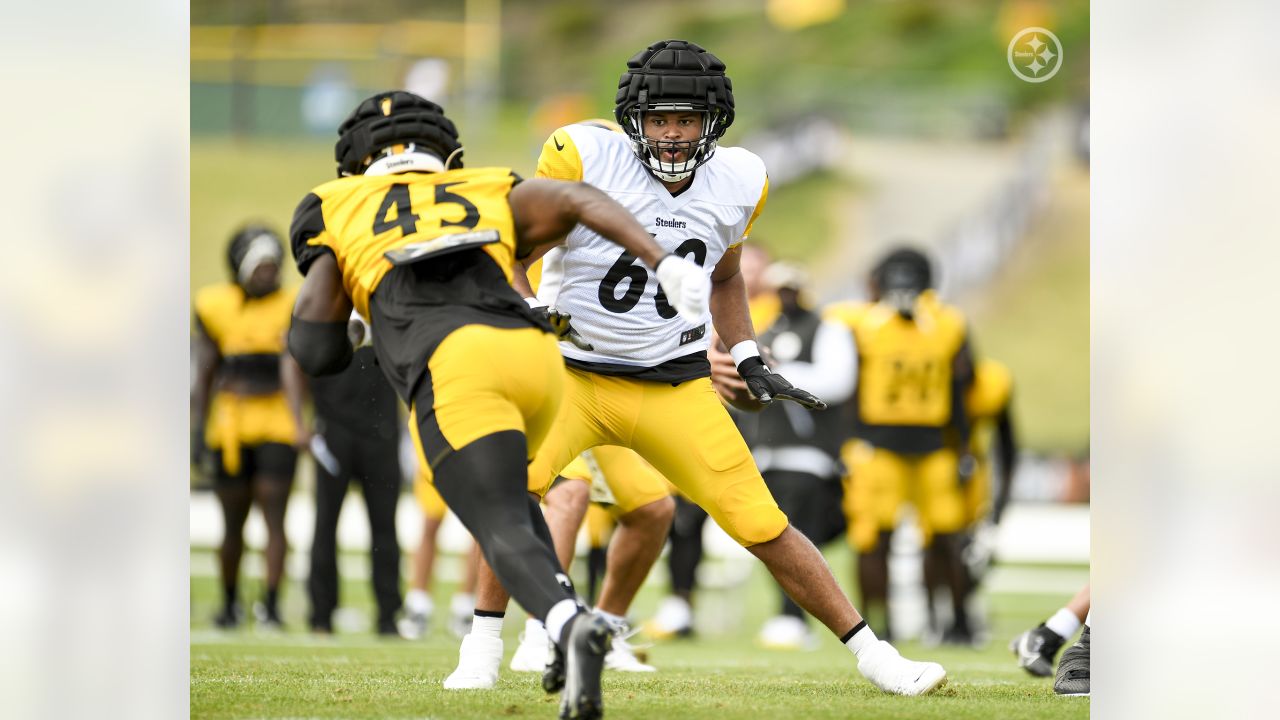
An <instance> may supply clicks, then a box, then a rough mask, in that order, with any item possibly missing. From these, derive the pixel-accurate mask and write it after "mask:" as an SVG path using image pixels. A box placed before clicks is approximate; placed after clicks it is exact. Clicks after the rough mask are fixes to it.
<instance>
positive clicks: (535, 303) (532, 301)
mask: <svg viewBox="0 0 1280 720" xmlns="http://www.w3.org/2000/svg"><path fill="white" fill-rule="evenodd" d="M524 301H525V302H527V303H529V307H531V308H540V307H546V305H543V304H542V301H541V300H539V299H538V298H536V297H527V298H525V299H524Z"/></svg>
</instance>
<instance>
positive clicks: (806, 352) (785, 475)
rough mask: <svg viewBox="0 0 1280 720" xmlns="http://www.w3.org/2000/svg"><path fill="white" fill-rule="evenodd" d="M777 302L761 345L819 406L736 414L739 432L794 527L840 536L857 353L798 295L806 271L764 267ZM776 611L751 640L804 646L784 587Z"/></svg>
mask: <svg viewBox="0 0 1280 720" xmlns="http://www.w3.org/2000/svg"><path fill="white" fill-rule="evenodd" d="M765 282H766V284H767V285H768V286H769V287H771V288H773V293H772V294H771V295H772V296H773V297H776V298H777V300H778V311H777V316H776V318H775V319H774V320H773V321H772V322H771V323H769V324H768V325H767V326H766V327H765V330H764V331H763V332H762V333H761V335H760V338H759V342H760V346H761V349H762V350H763V351H766V352H767V353H768V354H769V355H770V356H772V362H773V367H774V368H775V370H776V371H777V372H779V373H782V374H784V375H786V376H787V377H788V378H792V379H793V380H794V381H795V382H798V383H800V384H801V385H802V386H804V387H806V388H810V389H811V390H812V391H813V392H815V393H816V394H817V395H819V396H820V397H822V398H823V400H825V401H826V402H827V404H828V406H829V407H828V409H826V410H816V411H808V410H805V409H803V408H801V407H799V406H798V405H794V404H792V403H774V404H771V405H769V406H766V407H764V408H763V409H762V410H761V411H760V412H759V413H741V414H739V415H738V416H737V417H738V425H739V427H740V428H741V429H742V431H743V436H744V437H745V438H746V440H747V444H748V445H750V446H751V453H752V455H753V456H754V457H755V461H756V466H757V467H759V468H760V472H761V474H762V475H763V476H764V481H765V483H766V484H767V485H768V486H769V492H771V493H772V494H773V497H774V498H775V499H776V500H777V501H778V507H779V508H780V509H781V510H782V511H783V512H784V513H786V515H787V519H789V520H790V521H791V524H792V526H793V527H795V528H796V529H797V530H799V531H800V532H802V533H804V534H805V536H806V537H808V538H809V539H810V540H811V541H813V543H814V544H815V545H817V546H818V547H821V546H822V545H824V544H826V543H828V542H830V541H831V540H834V539H835V538H837V537H840V535H841V534H843V533H844V531H845V519H844V516H843V515H842V514H841V512H840V505H841V498H842V495H843V492H842V489H841V486H840V478H841V475H842V472H841V467H840V459H839V458H840V445H841V443H842V442H843V441H844V439H845V437H846V436H847V432H846V431H845V429H844V427H843V423H842V422H841V420H842V418H841V414H840V408H839V405H840V404H841V403H843V402H844V401H845V400H847V399H848V398H849V396H850V394H852V392H853V386H854V378H855V375H856V372H857V353H856V351H855V349H854V344H853V337H852V336H851V335H850V333H849V329H848V328H847V327H845V326H844V325H843V324H841V323H839V322H836V321H834V320H823V319H822V317H821V316H820V315H818V313H816V312H814V311H813V310H812V309H811V308H810V305H809V301H808V299H807V298H805V292H806V288H807V286H808V282H809V279H808V273H806V272H805V271H804V269H803V268H801V267H799V266H797V265H794V264H792V263H787V262H776V263H773V264H772V265H770V266H769V268H768V270H767V271H766V273H765ZM779 594H780V595H781V597H782V606H781V610H780V612H779V614H778V615H776V616H774V617H772V618H770V619H769V620H768V621H766V622H765V624H764V626H763V627H762V628H761V629H760V633H759V635H758V636H757V641H758V642H759V643H760V644H762V645H764V646H765V647H771V648H776V649H787V650H795V649H800V648H804V647H807V646H810V645H811V644H812V643H813V642H814V640H815V639H814V638H813V637H812V635H811V634H810V632H809V625H808V622H807V616H806V614H805V612H804V611H803V610H801V609H800V606H799V605H797V604H796V603H795V601H793V600H792V599H791V598H790V597H788V596H787V594H786V593H785V592H780V593H779Z"/></svg>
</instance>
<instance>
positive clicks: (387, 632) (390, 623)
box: [378, 618, 400, 638]
mask: <svg viewBox="0 0 1280 720" xmlns="http://www.w3.org/2000/svg"><path fill="white" fill-rule="evenodd" d="M378 634H379V635H381V636H383V637H397V638H398V637H400V629H399V628H397V627H396V621H395V620H394V619H392V618H383V619H381V620H379V621H378Z"/></svg>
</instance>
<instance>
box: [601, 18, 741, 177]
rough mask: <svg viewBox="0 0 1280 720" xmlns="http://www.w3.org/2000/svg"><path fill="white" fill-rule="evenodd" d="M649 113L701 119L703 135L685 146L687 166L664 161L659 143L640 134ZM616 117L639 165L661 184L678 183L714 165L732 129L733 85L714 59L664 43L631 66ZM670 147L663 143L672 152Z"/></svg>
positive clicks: (694, 48)
mask: <svg viewBox="0 0 1280 720" xmlns="http://www.w3.org/2000/svg"><path fill="white" fill-rule="evenodd" d="M650 111H654V112H678V111H688V112H696V113H701V114H702V134H701V136H700V137H699V138H698V140H697V141H693V142H689V143H686V144H687V145H688V148H687V150H688V153H687V155H686V159H685V160H684V161H682V162H661V161H660V160H659V158H660V155H659V154H658V141H655V140H649V139H647V138H645V136H644V132H643V131H642V130H641V127H642V125H641V119H642V118H643V115H644V113H646V112H650ZM613 115H614V117H615V118H616V119H617V120H618V124H619V125H621V126H622V130H623V132H625V133H626V134H627V137H629V138H630V139H631V143H632V151H633V152H634V153H635V154H636V157H637V158H639V159H640V162H642V163H644V164H645V167H647V168H649V170H650V171H651V172H652V173H653V174H655V175H657V176H658V177H659V178H660V179H662V180H665V181H667V182H677V181H679V180H683V179H684V178H687V177H689V175H691V174H692V173H693V170H694V168H696V167H698V166H699V165H702V164H703V163H705V162H707V161H708V160H710V159H711V156H712V155H713V154H714V153H715V151H716V142H717V141H718V140H719V139H720V138H721V137H722V136H723V135H724V133H725V131H726V130H728V129H729V126H730V125H732V124H733V117H734V110H733V83H732V82H731V81H730V80H729V77H728V76H727V75H725V67H724V63H723V62H720V59H719V58H717V57H716V56H715V55H712V54H711V53H709V52H707V51H706V50H704V49H703V48H701V47H699V46H698V45H695V44H694V43H691V42H686V41H684V40H663V41H661V42H656V43H654V44H652V45H650V46H649V47H647V48H645V49H644V50H641V51H640V52H639V53H636V55H635V56H633V57H632V58H631V59H630V60H628V61H627V71H626V72H624V73H623V74H622V77H620V78H618V94H617V97H616V98H615V99H614V110H613ZM671 145H672V143H669V142H666V143H663V147H664V148H665V149H668V150H670V149H671ZM680 149H686V148H680Z"/></svg>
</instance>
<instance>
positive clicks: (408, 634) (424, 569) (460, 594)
mask: <svg viewBox="0 0 1280 720" xmlns="http://www.w3.org/2000/svg"><path fill="white" fill-rule="evenodd" d="M413 495H414V497H415V498H416V499H417V501H418V507H419V509H421V510H422V536H421V538H420V539H419V541H418V547H417V548H415V549H414V551H413V557H412V558H410V561H409V589H408V590H407V591H406V592H405V595H404V617H402V618H400V622H399V624H398V626H397V627H398V628H399V630H400V635H401V636H402V637H404V638H405V639H407V640H417V639H418V638H421V637H423V636H424V635H425V634H426V633H427V630H428V629H429V628H430V626H431V616H432V614H433V613H434V612H435V601H434V600H432V598H431V584H432V579H433V577H434V571H435V562H436V555H437V554H438V553H439V545H438V543H437V540H438V538H439V535H440V527H441V526H442V525H443V524H444V517H445V515H446V514H448V511H449V508H448V507H447V506H446V505H445V504H444V498H442V497H440V493H439V492H438V491H437V490H436V488H435V486H434V485H432V484H431V478H430V474H429V473H427V471H426V469H425V468H418V470H417V472H415V473H414V479H413ZM479 561H480V548H479V546H477V545H475V544H474V543H472V545H471V550H470V551H469V552H468V553H467V555H466V557H465V558H464V560H463V562H464V567H463V575H462V583H461V585H460V586H459V587H458V590H457V592H455V593H454V594H453V597H452V598H451V599H450V601H449V632H451V633H453V634H454V635H455V636H457V637H458V638H462V637H464V636H465V635H466V634H467V633H468V632H470V630H471V613H472V612H473V611H474V610H475V589H476V564H477V563H478V562H479Z"/></svg>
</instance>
